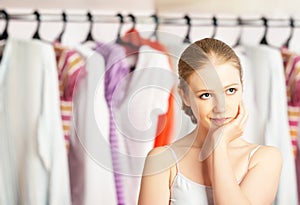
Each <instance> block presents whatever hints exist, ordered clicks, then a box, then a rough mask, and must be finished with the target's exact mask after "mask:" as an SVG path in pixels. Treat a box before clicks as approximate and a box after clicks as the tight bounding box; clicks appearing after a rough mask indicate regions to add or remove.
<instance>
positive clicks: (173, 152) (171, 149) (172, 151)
mask: <svg viewBox="0 0 300 205" xmlns="http://www.w3.org/2000/svg"><path fill="white" fill-rule="evenodd" d="M165 147H167V148H168V149H169V150H170V151H171V154H172V156H173V158H174V161H175V166H176V172H177V173H178V172H179V164H178V158H177V155H176V153H175V151H174V150H173V148H172V147H171V146H169V145H167V146H165Z"/></svg>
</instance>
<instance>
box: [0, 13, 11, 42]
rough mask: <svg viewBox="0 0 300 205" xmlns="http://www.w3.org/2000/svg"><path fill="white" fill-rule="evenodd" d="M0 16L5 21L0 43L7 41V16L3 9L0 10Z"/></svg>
mask: <svg viewBox="0 0 300 205" xmlns="http://www.w3.org/2000/svg"><path fill="white" fill-rule="evenodd" d="M0 14H1V15H3V16H4V18H5V20H6V23H5V27H4V31H3V32H2V34H1V35H0V41H2V40H7V39H8V24H9V16H8V14H7V12H6V11H5V10H4V9H2V10H0Z"/></svg>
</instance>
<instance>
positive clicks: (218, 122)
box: [210, 118, 229, 125]
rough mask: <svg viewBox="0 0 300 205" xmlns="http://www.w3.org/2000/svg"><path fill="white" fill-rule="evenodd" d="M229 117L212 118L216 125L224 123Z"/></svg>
mask: <svg viewBox="0 0 300 205" xmlns="http://www.w3.org/2000/svg"><path fill="white" fill-rule="evenodd" d="M228 119H229V118H210V120H211V121H212V123H214V124H216V125H223V124H224V123H225V122H226V121H227V120H228Z"/></svg>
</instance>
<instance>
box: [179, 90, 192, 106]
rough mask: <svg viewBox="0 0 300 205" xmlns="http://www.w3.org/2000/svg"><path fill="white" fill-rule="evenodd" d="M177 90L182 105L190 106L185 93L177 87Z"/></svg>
mask: <svg viewBox="0 0 300 205" xmlns="http://www.w3.org/2000/svg"><path fill="white" fill-rule="evenodd" d="M177 90H178V93H179V95H180V97H181V100H182V101H183V103H184V104H185V105H186V106H191V103H190V100H189V98H188V96H187V95H188V94H187V93H185V92H184V91H183V90H182V89H181V88H180V87H179V86H178V87H177Z"/></svg>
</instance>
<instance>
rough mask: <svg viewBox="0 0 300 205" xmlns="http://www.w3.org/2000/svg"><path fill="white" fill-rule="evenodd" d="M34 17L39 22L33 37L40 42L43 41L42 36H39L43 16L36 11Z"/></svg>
mask: <svg viewBox="0 0 300 205" xmlns="http://www.w3.org/2000/svg"><path fill="white" fill-rule="evenodd" d="M33 15H35V17H36V21H37V26H36V30H35V32H34V34H33V36H32V38H33V39H38V40H41V37H40V34H39V31H40V25H41V15H40V13H39V12H38V11H34V12H33Z"/></svg>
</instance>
